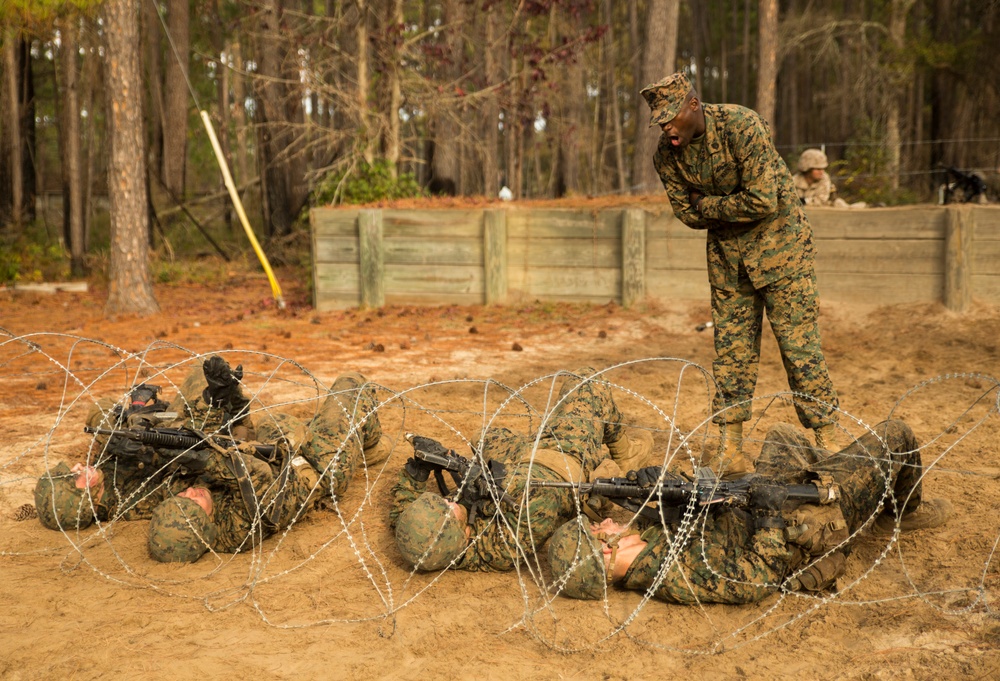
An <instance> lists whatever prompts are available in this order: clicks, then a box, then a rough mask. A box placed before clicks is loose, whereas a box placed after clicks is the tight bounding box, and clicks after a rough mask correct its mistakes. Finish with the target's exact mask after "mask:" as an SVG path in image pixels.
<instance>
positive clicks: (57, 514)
mask: <svg viewBox="0 0 1000 681" xmlns="http://www.w3.org/2000/svg"><path fill="white" fill-rule="evenodd" d="M35 510H37V511H38V519H39V520H40V521H42V525H44V526H45V527H47V528H49V529H50V530H82V529H83V528H85V527H88V526H89V525H90V524H91V523H92V522H94V500H93V499H91V498H89V495H88V494H87V490H84V489H79V488H78V487H77V486H76V474H75V473H73V471H71V470H70V468H69V466H67V465H66V464H65V463H59V464H57V465H56V466H55V467H54V468H53V469H51V470H48V471H45V473H44V474H43V475H42V477H40V478H38V483H37V484H36V485H35Z"/></svg>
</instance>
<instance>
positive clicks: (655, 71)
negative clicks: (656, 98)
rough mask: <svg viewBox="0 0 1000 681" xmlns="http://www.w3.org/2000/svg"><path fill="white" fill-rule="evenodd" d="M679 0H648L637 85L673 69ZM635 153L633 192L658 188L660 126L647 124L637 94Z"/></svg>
mask: <svg viewBox="0 0 1000 681" xmlns="http://www.w3.org/2000/svg"><path fill="white" fill-rule="evenodd" d="M679 13H680V0H650V3H649V7H648V10H647V13H646V42H645V46H644V49H643V50H642V77H641V80H640V82H639V83H638V86H639V88H642V87H645V86H646V85H648V84H649V83H655V82H656V81H658V80H660V79H661V78H663V77H664V76H667V75H670V74H671V73H673V72H674V68H675V64H676V62H677V19H678V15H679ZM635 133H636V134H635V153H634V154H633V155H632V191H633V192H634V193H636V194H649V193H654V192H656V191H658V190H659V189H660V188H661V187H662V185H661V184H660V176H659V175H657V174H656V169H655V168H653V154H654V153H655V152H656V144H657V142H658V141H659V139H660V129H659V128H651V127H649V106H648V105H647V104H646V100H645V99H643V98H642V97H641V96H639V95H638V93H636V107H635Z"/></svg>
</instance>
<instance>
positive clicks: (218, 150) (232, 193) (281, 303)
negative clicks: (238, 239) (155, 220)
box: [200, 111, 285, 310]
mask: <svg viewBox="0 0 1000 681" xmlns="http://www.w3.org/2000/svg"><path fill="white" fill-rule="evenodd" d="M200 113H201V121H202V123H204V124H205V130H207V131H208V139H209V140H211V141H212V149H214V150H215V156H216V158H218V159H219V167H220V168H221V169H222V179H223V181H224V182H225V183H226V189H228V190H229V198H230V199H232V200H233V206H235V208H236V214H237V215H239V216H240V222H241V223H242V224H243V231H244V232H246V234H247V239H249V240H250V245H251V246H253V250H254V252H255V253H256V254H257V259H258V260H260V264H261V265H263V267H264V273H265V274H267V279H268V281H270V282H271V293H272V294H273V295H274V299H275V301H277V303H278V307H279V308H280V309H282V310H284V309H285V299H284V298H283V297H282V296H281V286H279V285H278V280H277V279H276V278H275V276H274V271H273V270H272V269H271V263H269V262H268V261H267V256H266V255H264V251H263V249H261V247H260V243H258V242H257V236H256V235H255V234H254V233H253V230H252V229H251V228H250V221H249V220H248V219H247V213H246V211H245V210H243V202H242V201H240V195H239V193H237V191H236V184H235V183H234V182H233V176H232V175H231V174H230V172H229V165H228V164H227V163H226V157H225V156H223V155H222V147H221V146H219V138H218V137H216V136H215V128H213V127H212V119H210V118H209V117H208V113H206V112H205V111H201V112H200Z"/></svg>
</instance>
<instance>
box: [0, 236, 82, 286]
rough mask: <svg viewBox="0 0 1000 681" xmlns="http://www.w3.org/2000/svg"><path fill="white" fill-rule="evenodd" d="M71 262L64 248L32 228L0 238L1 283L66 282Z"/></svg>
mask: <svg viewBox="0 0 1000 681" xmlns="http://www.w3.org/2000/svg"><path fill="white" fill-rule="evenodd" d="M69 269H70V265H69V258H68V257H67V254H66V253H65V251H63V247H62V245H61V244H59V243H58V242H56V241H53V240H52V239H50V238H49V237H48V235H47V234H46V233H45V231H44V230H42V229H40V228H38V227H37V226H33V227H31V228H29V229H27V230H25V231H24V232H22V233H21V234H18V235H14V236H11V235H0V282H3V283H14V282H18V281H21V282H40V281H65V280H67V279H69Z"/></svg>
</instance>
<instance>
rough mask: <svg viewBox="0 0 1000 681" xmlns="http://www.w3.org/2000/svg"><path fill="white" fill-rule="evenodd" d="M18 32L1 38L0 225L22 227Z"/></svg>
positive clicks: (22, 188)
mask: <svg viewBox="0 0 1000 681" xmlns="http://www.w3.org/2000/svg"><path fill="white" fill-rule="evenodd" d="M19 42H20V39H19V38H18V34H17V30H16V29H15V28H14V27H8V28H7V29H6V30H5V31H4V36H3V75H4V82H3V100H4V104H5V105H6V106H5V107H4V108H5V109H6V110H5V111H4V114H5V115H4V126H3V128H4V133H5V134H4V142H5V144H4V150H5V151H6V153H5V154H4V161H5V168H0V169H5V170H6V172H4V173H3V176H4V177H6V178H7V179H6V180H4V181H2V184H3V190H4V191H3V196H2V197H0V223H2V222H6V221H7V220H10V222H12V223H13V224H14V225H17V226H21V224H22V223H23V221H24V210H23V209H24V176H23V173H24V161H23V159H22V158H21V156H22V153H21V152H22V145H21V133H20V130H21V101H20V97H19V96H18V91H19V89H18V68H17V43H19Z"/></svg>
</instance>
